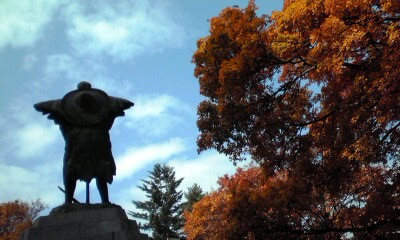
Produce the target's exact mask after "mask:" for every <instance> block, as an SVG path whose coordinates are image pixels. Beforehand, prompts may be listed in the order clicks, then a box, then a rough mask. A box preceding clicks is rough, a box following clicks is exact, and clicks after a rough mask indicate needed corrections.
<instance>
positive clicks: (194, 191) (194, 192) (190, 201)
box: [183, 183, 206, 211]
mask: <svg viewBox="0 0 400 240" xmlns="http://www.w3.org/2000/svg"><path fill="white" fill-rule="evenodd" d="M205 195H206V193H205V192H203V189H201V187H200V185H198V184H197V183H194V184H193V185H192V186H191V187H189V188H188V190H187V192H185V193H184V197H185V199H186V202H185V203H184V204H183V210H187V211H192V208H193V205H194V204H195V203H197V202H198V201H200V200H201V199H202V198H203V197H204V196H205Z"/></svg>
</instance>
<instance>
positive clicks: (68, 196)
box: [64, 177, 77, 203]
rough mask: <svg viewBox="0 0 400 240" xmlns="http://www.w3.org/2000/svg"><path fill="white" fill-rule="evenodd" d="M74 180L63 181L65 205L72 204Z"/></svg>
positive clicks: (70, 178)
mask: <svg viewBox="0 0 400 240" xmlns="http://www.w3.org/2000/svg"><path fill="white" fill-rule="evenodd" d="M76 180H77V179H76V178H72V177H69V178H67V179H65V181H64V185H65V203H72V199H73V198H74V192H75V187H76Z"/></svg>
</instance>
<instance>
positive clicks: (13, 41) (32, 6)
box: [0, 0, 64, 49]
mask: <svg viewBox="0 0 400 240" xmlns="http://www.w3.org/2000/svg"><path fill="white" fill-rule="evenodd" d="M63 2H64V0H61V1H46V0H36V1H31V0H18V1H14V0H3V1H0V22H1V24H0V36H1V38H0V49H1V48H3V47H5V46H12V47H25V46H32V45H33V44H34V43H35V42H36V41H37V40H38V39H39V38H40V37H41V34H42V33H43V29H44V26H45V25H46V24H47V23H48V22H49V21H50V19H51V18H52V16H53V14H54V11H55V10H56V9H57V8H58V7H59V6H60V5H61V4H62V3H63Z"/></svg>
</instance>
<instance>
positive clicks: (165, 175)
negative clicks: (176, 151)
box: [129, 164, 183, 240]
mask: <svg viewBox="0 0 400 240" xmlns="http://www.w3.org/2000/svg"><path fill="white" fill-rule="evenodd" d="M149 173H150V174H149V176H148V180H143V179H142V182H143V185H142V186H138V187H139V188H140V189H141V190H143V191H144V192H145V193H146V197H147V200H146V201H132V203H133V204H134V205H135V207H136V208H137V209H138V210H142V212H134V211H129V215H131V216H132V217H134V218H138V219H143V220H146V221H147V222H146V223H145V224H143V225H142V226H141V228H142V229H144V230H152V231H153V237H154V239H156V240H157V239H169V238H179V235H180V232H181V229H182V227H183V218H182V204H181V203H180V202H181V199H182V191H178V190H177V188H178V187H179V185H180V184H181V182H182V180H183V178H180V179H175V171H174V169H173V167H170V166H168V165H165V164H162V165H161V164H156V165H154V168H153V171H150V172H149Z"/></svg>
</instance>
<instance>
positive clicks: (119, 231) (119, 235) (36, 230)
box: [21, 203, 149, 240]
mask: <svg viewBox="0 0 400 240" xmlns="http://www.w3.org/2000/svg"><path fill="white" fill-rule="evenodd" d="M128 239H129V240H147V239H149V238H148V236H147V235H146V234H142V233H140V231H139V227H138V225H137V224H136V222H135V221H134V220H129V219H128V217H127V216H126V213H125V211H124V210H123V209H122V208H121V207H120V206H118V205H114V204H76V203H73V204H66V205H62V206H59V207H56V208H54V209H53V210H52V211H51V212H50V214H49V216H43V217H39V218H38V219H36V220H35V221H34V223H33V226H32V227H31V228H30V229H28V230H27V231H25V232H24V233H23V235H22V236H21V240H128Z"/></svg>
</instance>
